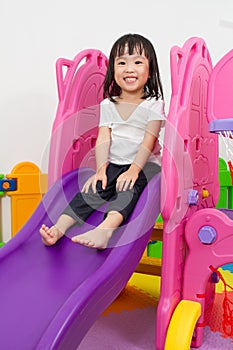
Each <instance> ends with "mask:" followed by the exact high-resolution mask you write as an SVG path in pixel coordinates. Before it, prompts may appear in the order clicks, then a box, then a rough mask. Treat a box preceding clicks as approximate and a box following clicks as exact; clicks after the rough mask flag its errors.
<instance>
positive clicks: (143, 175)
mask: <svg viewBox="0 0 233 350" xmlns="http://www.w3.org/2000/svg"><path fill="white" fill-rule="evenodd" d="M129 167H130V164H129V165H117V164H113V163H110V164H109V165H108V167H107V170H106V175H107V186H106V189H105V190H103V189H102V182H101V181H98V182H97V185H96V190H97V192H96V193H93V191H92V189H91V188H90V189H89V192H88V193H82V192H79V193H77V194H76V195H75V196H74V198H73V199H72V200H71V202H70V203H69V205H68V206H67V207H66V208H65V210H64V211H63V214H66V215H69V216H71V217H72V218H73V219H75V220H76V221H77V222H78V223H80V224H82V223H83V222H84V221H86V219H87V218H88V217H89V216H90V214H91V213H92V212H93V211H95V210H96V209H98V208H100V207H101V206H102V205H103V204H105V203H106V202H108V208H107V211H106V213H105V216H106V215H107V213H108V212H110V211H117V212H119V213H120V214H121V215H122V216H123V218H124V221H125V220H127V218H128V216H129V215H130V214H131V212H132V210H133V209H134V207H135V205H136V203H137V201H138V198H139V196H140V194H141V193H142V191H143V190H144V188H145V187H146V185H147V183H148V182H149V181H150V180H151V179H152V177H153V176H154V175H155V174H157V173H159V172H160V170H161V167H160V166H159V165H158V164H155V163H151V162H148V163H146V165H145V166H144V168H143V169H142V170H141V171H140V173H139V177H138V179H137V181H136V182H135V184H134V187H133V188H132V189H128V190H126V191H117V190H116V181H117V178H118V177H119V176H120V175H121V174H122V173H124V172H125V171H127V170H128V169H129Z"/></svg>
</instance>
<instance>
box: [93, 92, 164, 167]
mask: <svg viewBox="0 0 233 350" xmlns="http://www.w3.org/2000/svg"><path fill="white" fill-rule="evenodd" d="M151 120H163V121H164V120H165V114H164V101H163V100H161V99H158V100H156V99H155V98H149V99H145V100H143V101H142V102H141V103H140V104H139V105H138V106H137V107H136V108H135V109H134V110H133V112H132V113H131V115H130V116H129V117H128V119H127V120H123V119H122V117H121V116H120V114H119V112H118V110H117V108H116V104H115V103H113V102H111V101H110V100H109V99H104V100H103V101H102V102H101V103H100V123H99V126H100V127H101V126H107V127H109V128H110V129H111V145H110V152H109V162H111V163H114V164H119V165H124V164H131V163H132V162H133V161H134V159H135V156H136V154H137V152H138V149H139V147H140V144H141V143H142V141H143V138H144V134H145V130H146V127H147V124H148V122H149V121H151ZM162 126H164V122H163V123H162ZM160 151H161V146H160V144H159V141H158V140H156V143H155V147H154V150H153V153H151V155H150V157H149V159H148V161H150V162H155V163H157V164H161V152H160Z"/></svg>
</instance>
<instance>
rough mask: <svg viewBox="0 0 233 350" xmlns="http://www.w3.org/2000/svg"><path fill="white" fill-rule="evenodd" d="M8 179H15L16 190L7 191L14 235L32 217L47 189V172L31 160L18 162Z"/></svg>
mask: <svg viewBox="0 0 233 350" xmlns="http://www.w3.org/2000/svg"><path fill="white" fill-rule="evenodd" d="M6 178H7V179H15V180H16V183H17V187H16V190H15V191H8V192H6V193H7V195H8V196H10V197H11V226H12V227H11V230H12V236H14V235H15V234H16V233H17V232H18V231H19V230H20V229H21V227H22V226H23V225H24V224H25V223H26V221H27V220H28V219H29V218H30V216H31V215H32V213H33V212H34V210H35V209H36V207H37V205H38V204H39V203H40V201H41V199H42V197H43V195H44V194H45V193H46V191H47V178H48V176H47V174H42V173H41V171H40V169H39V168H38V166H37V165H35V164H34V163H31V162H21V163H19V164H17V165H16V166H15V167H14V168H13V169H12V172H11V174H8V175H7V176H6Z"/></svg>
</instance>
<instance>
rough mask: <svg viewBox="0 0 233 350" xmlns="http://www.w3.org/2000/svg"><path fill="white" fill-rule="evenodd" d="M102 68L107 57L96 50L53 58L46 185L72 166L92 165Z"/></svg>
mask: <svg viewBox="0 0 233 350" xmlns="http://www.w3.org/2000/svg"><path fill="white" fill-rule="evenodd" d="M106 67H107V58H106V56H105V55H104V54H103V53H102V52H101V51H99V50H84V51H82V52H81V53H79V54H78V55H77V56H76V57H75V58H74V60H72V61H71V60H67V59H63V58H60V59H58V61H57V64H56V71H57V85H58V96H59V103H58V108H57V114H56V118H55V121H54V124H53V130H52V137H51V143H50V158H49V185H50V186H51V185H52V184H53V183H54V182H55V181H56V180H57V179H58V178H60V177H61V176H62V175H64V174H66V173H68V172H70V171H72V170H74V169H76V168H80V167H90V168H94V167H95V156H94V146H95V141H96V138H97V131H98V123H99V103H100V101H101V100H102V98H103V97H102V95H103V91H102V84H103V80H104V77H105V73H106ZM65 70H66V72H64V71H65Z"/></svg>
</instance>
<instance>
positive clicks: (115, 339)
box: [78, 265, 233, 350]
mask: <svg viewBox="0 0 233 350" xmlns="http://www.w3.org/2000/svg"><path fill="white" fill-rule="evenodd" d="M219 272H220V273H221V274H222V276H223V277H224V280H225V282H226V283H227V284H229V285H230V286H233V269H232V265H229V266H226V267H223V268H221V269H219ZM159 288H160V277H157V276H149V275H144V274H138V273H134V274H133V275H132V277H131V279H130V280H129V282H128V284H127V285H126V287H125V289H124V290H123V291H122V292H121V294H120V295H119V296H118V298H117V299H116V300H115V301H114V302H113V303H112V304H111V305H110V306H109V307H108V308H107V309H106V310H105V311H104V312H103V314H102V315H101V316H100V317H99V319H98V320H97V321H96V322H95V323H94V325H93V326H92V327H91V328H90V330H89V332H88V333H87V334H86V336H85V338H84V339H83V341H82V342H81V344H80V345H79V347H78V350H92V349H93V348H95V349H96V350H155V323H156V304H157V302H158V299H159ZM224 295H225V294H224V284H223V283H222V281H221V280H220V281H219V282H218V283H217V287H216V296H215V302H214V306H213V309H212V312H211V317H210V320H209V322H208V324H207V325H206V326H205V330H204V338H203V343H202V346H201V347H200V348H199V349H200V350H215V349H219V350H220V349H221V350H223V349H224V350H228V349H229V350H232V349H233V338H232V337H227V336H226V335H225V334H224V332H223V328H222V320H223V306H222V303H223V299H224ZM227 295H228V298H229V300H232V302H233V292H232V290H231V289H230V288H227Z"/></svg>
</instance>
